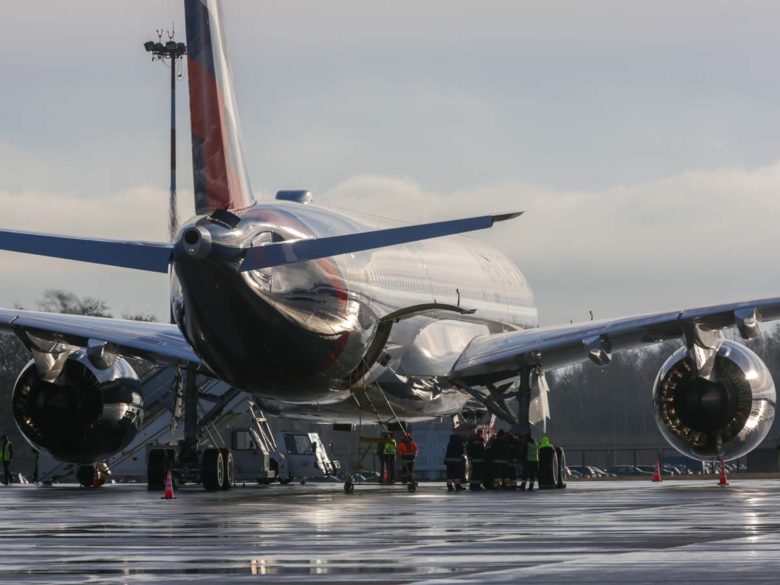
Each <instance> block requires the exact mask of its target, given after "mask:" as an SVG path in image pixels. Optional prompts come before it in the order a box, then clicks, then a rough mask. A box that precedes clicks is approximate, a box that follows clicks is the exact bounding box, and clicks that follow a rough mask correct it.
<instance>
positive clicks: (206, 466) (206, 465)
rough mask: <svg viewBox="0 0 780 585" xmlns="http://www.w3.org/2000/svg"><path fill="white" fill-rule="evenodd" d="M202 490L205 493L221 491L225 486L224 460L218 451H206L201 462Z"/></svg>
mask: <svg viewBox="0 0 780 585" xmlns="http://www.w3.org/2000/svg"><path fill="white" fill-rule="evenodd" d="M201 478H202V480H203V489H205V490H206V491H207V492H213V491H216V490H221V489H222V486H223V485H224V484H225V458H224V457H223V456H222V451H220V450H219V449H213V448H212V449H206V450H205V451H204V452H203V459H202V460H201Z"/></svg>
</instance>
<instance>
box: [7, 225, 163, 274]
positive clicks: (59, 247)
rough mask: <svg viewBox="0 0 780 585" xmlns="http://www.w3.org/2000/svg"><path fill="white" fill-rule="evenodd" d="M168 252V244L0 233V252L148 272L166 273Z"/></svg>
mask: <svg viewBox="0 0 780 585" xmlns="http://www.w3.org/2000/svg"><path fill="white" fill-rule="evenodd" d="M172 249H173V245H172V244H157V243H150V242H125V241H119V240H94V239H88V238H75V237H70V236H54V235H51V234H36V233H33V232H17V231H6V230H0V250H8V251H10V252H22V253H24V254H35V255H37V256H48V257H50V258H65V259H67V260H79V261H81V262H92V263H93V264H105V265H107V266H118V267H120V268H135V269H136V270H147V271H149V272H162V273H167V272H168V264H169V263H170V261H171V250H172Z"/></svg>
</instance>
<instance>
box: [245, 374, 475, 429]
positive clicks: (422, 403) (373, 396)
mask: <svg viewBox="0 0 780 585" xmlns="http://www.w3.org/2000/svg"><path fill="white" fill-rule="evenodd" d="M410 382H411V383H396V384H387V385H382V388H381V389H380V388H379V387H378V386H377V385H375V384H374V385H371V386H369V387H367V388H366V389H365V390H362V389H361V390H358V391H356V392H355V393H354V398H353V396H352V393H347V396H348V398H347V399H345V400H342V401H340V402H317V403H311V404H291V403H288V402H282V401H279V400H275V399H271V398H267V397H265V396H255V397H254V399H255V402H256V403H257V404H258V406H260V408H262V409H263V410H264V411H266V412H267V413H269V414H273V415H276V416H284V417H289V418H296V419H301V420H309V421H312V422H318V423H324V424H330V423H349V424H358V423H360V422H361V421H362V423H363V424H376V423H377V420H376V417H375V415H374V414H373V409H372V408H371V405H370V404H369V401H370V402H371V403H373V405H374V408H376V410H377V412H378V413H379V416H380V417H381V418H382V420H383V421H385V422H387V421H390V422H392V421H394V420H395V418H396V417H397V418H398V419H399V420H403V421H407V422H420V421H424V420H430V419H432V418H438V417H441V416H448V415H452V414H456V413H458V412H460V411H462V410H463V408H464V407H465V406H466V404H467V403H468V401H469V396H467V395H465V394H464V393H463V392H461V391H460V390H458V389H457V388H454V387H452V386H450V385H449V384H446V385H439V384H438V383H434V382H431V381H423V380H414V381H410ZM388 402H389V405H388Z"/></svg>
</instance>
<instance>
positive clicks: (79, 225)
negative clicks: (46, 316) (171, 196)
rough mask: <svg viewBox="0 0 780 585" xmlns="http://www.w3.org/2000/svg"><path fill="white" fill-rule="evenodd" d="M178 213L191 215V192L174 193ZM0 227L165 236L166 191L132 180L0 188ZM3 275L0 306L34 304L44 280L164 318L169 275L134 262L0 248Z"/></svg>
mask: <svg viewBox="0 0 780 585" xmlns="http://www.w3.org/2000/svg"><path fill="white" fill-rule="evenodd" d="M179 201H180V214H179V217H184V218H186V217H189V216H191V215H192V203H191V202H192V195H191V193H189V192H185V193H180V195H179ZM0 210H2V228H4V229H14V230H17V229H18V230H27V231H36V232H47V233H56V234H65V235H75V236H86V237H96V238H111V239H129V240H147V241H166V240H167V238H168V234H167V221H168V192H167V191H165V190H161V189H156V188H152V187H137V188H133V189H128V190H125V191H120V192H117V193H109V194H103V195H101V196H100V197H78V196H75V195H70V194H62V193H54V192H40V191H26V192H22V193H12V192H8V191H0ZM0 266H2V273H3V274H4V275H5V280H4V284H3V287H2V288H0V306H5V307H8V306H12V305H13V304H15V303H20V304H22V305H23V306H25V307H30V308H34V306H35V302H36V300H37V299H38V298H40V294H41V292H42V291H43V290H44V289H47V288H62V289H65V290H69V291H73V292H75V293H76V294H79V295H87V294H88V295H92V296H94V297H98V298H101V299H105V300H107V301H108V303H109V305H110V306H111V307H112V309H113V310H114V312H115V313H116V314H120V313H122V312H124V311H150V312H153V313H154V314H156V315H157V316H158V318H160V319H163V320H164V319H166V318H167V305H168V278H167V276H165V275H158V274H150V273H144V272H139V271H134V270H125V269H119V268H109V267H105V266H96V265H87V264H81V263H77V262H71V261H67V260H52V259H51V258H45V257H39V256H29V255H26V254H15V253H11V252H0Z"/></svg>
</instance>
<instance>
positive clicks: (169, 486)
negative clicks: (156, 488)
mask: <svg viewBox="0 0 780 585" xmlns="http://www.w3.org/2000/svg"><path fill="white" fill-rule="evenodd" d="M175 497H176V496H174V495H173V473H172V472H171V470H170V469H169V470H168V473H166V474H165V495H164V496H163V500H173V499H174V498H175Z"/></svg>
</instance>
